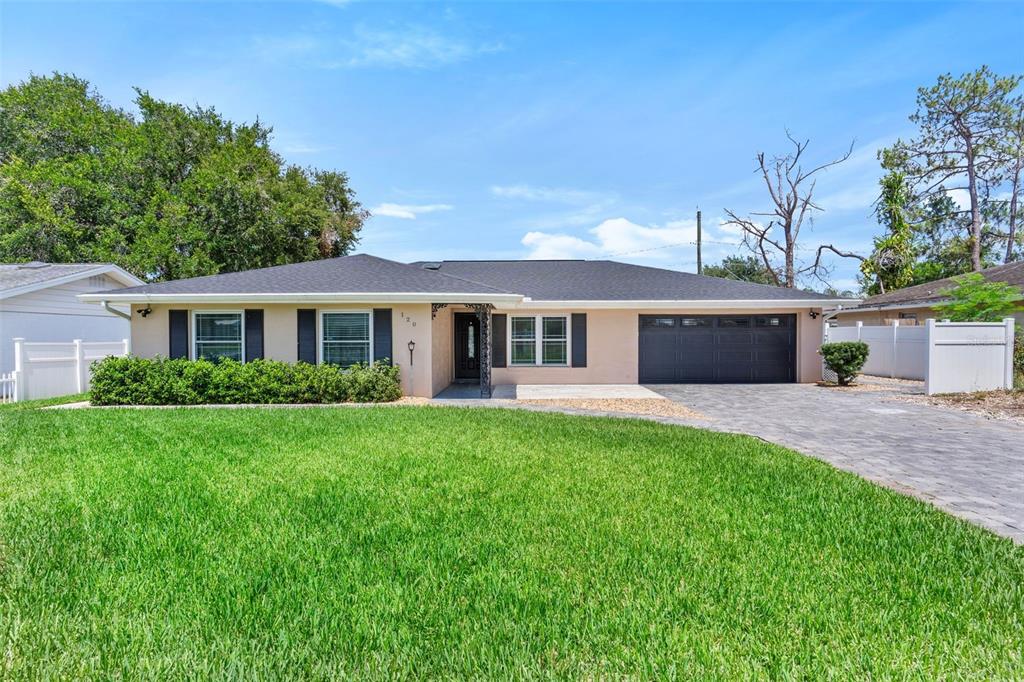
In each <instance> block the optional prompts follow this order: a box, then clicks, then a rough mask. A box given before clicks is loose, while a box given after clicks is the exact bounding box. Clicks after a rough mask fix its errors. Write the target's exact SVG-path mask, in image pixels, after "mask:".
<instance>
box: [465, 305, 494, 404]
mask: <svg viewBox="0 0 1024 682" xmlns="http://www.w3.org/2000/svg"><path fill="white" fill-rule="evenodd" d="M469 307H470V308H472V309H473V310H474V311H475V312H476V317H477V319H478V320H480V397H481V398H490V397H491V310H493V309H494V306H492V305H491V304H490V303H479V304H473V305H470V306H469Z"/></svg>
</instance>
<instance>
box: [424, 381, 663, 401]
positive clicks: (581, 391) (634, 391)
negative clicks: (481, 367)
mask: <svg viewBox="0 0 1024 682" xmlns="http://www.w3.org/2000/svg"><path fill="white" fill-rule="evenodd" d="M479 397H480V387H479V386H478V385H476V384H452V385H451V386H449V387H448V388H446V389H444V390H443V391H441V392H440V393H439V394H438V395H437V396H436V398H435V400H472V399H474V398H479ZM491 397H492V398H494V399H495V400H613V399H617V398H626V399H631V400H637V399H658V398H661V397H662V396H660V395H658V394H657V393H655V392H654V391H652V390H651V389H649V388H647V387H645V386H639V385H637V384H521V385H514V384H498V385H497V386H494V387H493V388H492V389H491Z"/></svg>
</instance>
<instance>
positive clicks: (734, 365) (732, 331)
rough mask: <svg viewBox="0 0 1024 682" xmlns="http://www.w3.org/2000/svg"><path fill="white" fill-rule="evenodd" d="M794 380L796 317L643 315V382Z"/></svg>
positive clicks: (641, 339)
mask: <svg viewBox="0 0 1024 682" xmlns="http://www.w3.org/2000/svg"><path fill="white" fill-rule="evenodd" d="M792 381H796V315H641V316H640V383H643V384H655V383H709V384H710V383H750V382H792Z"/></svg>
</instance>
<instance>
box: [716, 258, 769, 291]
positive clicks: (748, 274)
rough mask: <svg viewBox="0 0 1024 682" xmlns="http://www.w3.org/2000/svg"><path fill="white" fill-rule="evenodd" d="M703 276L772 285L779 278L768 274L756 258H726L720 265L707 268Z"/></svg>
mask: <svg viewBox="0 0 1024 682" xmlns="http://www.w3.org/2000/svg"><path fill="white" fill-rule="evenodd" d="M703 274H705V275H708V276H710V277H721V278H722V279H736V280H740V281H742V282H754V283H755V284H772V285H774V284H775V282H776V281H777V278H778V273H772V272H768V271H767V270H766V269H765V267H764V264H763V263H762V262H761V261H760V260H759V259H758V258H757V257H755V256H726V257H725V258H723V259H722V262H721V263H720V264H718V265H708V266H705V268H704V270H703Z"/></svg>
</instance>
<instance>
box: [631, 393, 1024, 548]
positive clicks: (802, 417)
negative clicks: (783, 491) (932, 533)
mask: <svg viewBox="0 0 1024 682" xmlns="http://www.w3.org/2000/svg"><path fill="white" fill-rule="evenodd" d="M649 388H651V389H652V390H654V391H656V392H658V393H660V394H661V395H663V396H665V397H667V398H670V399H672V400H675V401H677V402H679V403H682V404H684V405H686V406H688V407H690V408H692V409H694V410H696V411H698V412H701V413H703V414H705V415H707V416H708V417H710V418H711V419H712V420H713V422H712V423H710V424H708V425H707V426H708V427H710V428H714V429H720V430H724V431H735V432H739V433H748V434H751V435H755V436H759V437H761V438H764V439H765V440H768V441H771V442H774V443H779V444H780V445H785V446H787V447H790V448H793V449H794V450H797V451H800V452H803V453H805V454H808V455H813V456H815V457H818V458H820V459H823V460H825V461H827V462H830V463H831V464H833V465H835V466H836V467H839V468H840V469H845V470H847V471H852V472H854V473H856V474H859V475H860V476H863V477H864V478H866V479H868V480H871V481H875V482H876V483H880V484H882V485H885V486H888V487H890V488H894V489H896V490H900V491H903V492H906V493H909V494H912V495H915V496H917V497H919V498H921V499H924V500H927V501H929V502H932V503H933V504H935V505H936V506H938V507H940V508H942V509H945V510H946V511H948V512H950V513H951V514H955V515H956V516H959V517H961V518H964V519H967V520H969V521H972V522H974V523H977V524H979V525H981V526H984V527H986V528H988V529H990V530H992V531H994V532H996V533H999V534H1000V535H1004V536H1006V537H1010V538H1013V539H1014V540H1015V541H1017V542H1020V543H1024V426H1020V425H1017V424H1015V423H1012V422H1003V421H994V420H988V419H985V418H984V417H981V416H978V415H973V414H968V413H965V412H961V411H958V410H954V409H951V408H944V407H934V406H930V405H921V404H916V403H908V402H902V401H896V400H893V399H892V396H893V394H892V393H886V392H860V391H841V390H837V389H834V388H825V387H821V386H815V385H809V384H767V385H766V384H761V385H714V386H713V385H670V386H649Z"/></svg>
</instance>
